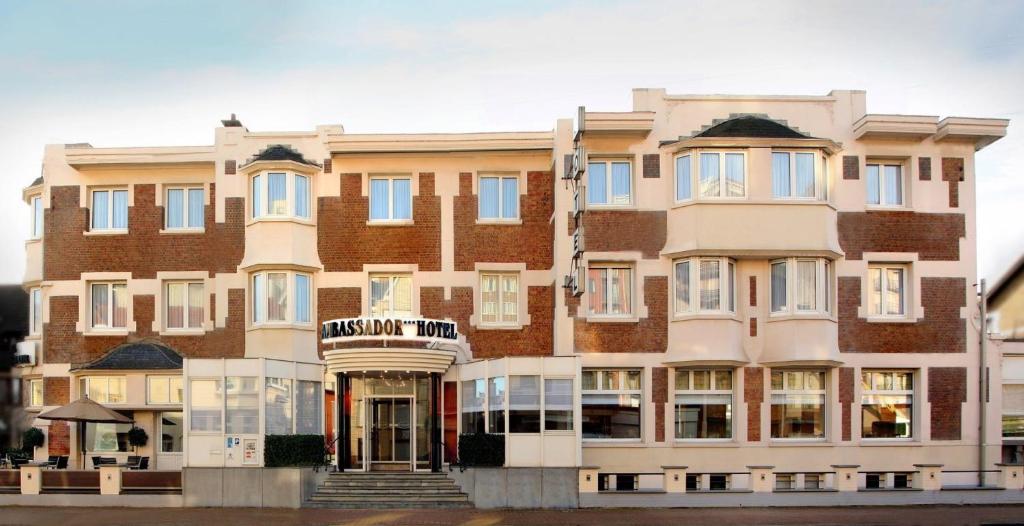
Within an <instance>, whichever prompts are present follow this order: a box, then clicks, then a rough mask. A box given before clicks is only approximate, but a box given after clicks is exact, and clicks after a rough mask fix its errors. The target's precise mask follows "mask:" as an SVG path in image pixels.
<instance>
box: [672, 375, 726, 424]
mask: <svg viewBox="0 0 1024 526" xmlns="http://www.w3.org/2000/svg"><path fill="white" fill-rule="evenodd" d="M675 385H676V396H675V422H676V438H677V439H702V438H732V371H730V370H728V369H725V370H692V371H689V370H680V371H676V383H675Z"/></svg>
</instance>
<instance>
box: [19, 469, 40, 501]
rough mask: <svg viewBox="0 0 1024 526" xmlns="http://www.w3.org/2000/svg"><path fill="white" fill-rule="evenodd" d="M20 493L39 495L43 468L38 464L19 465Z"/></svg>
mask: <svg viewBox="0 0 1024 526" xmlns="http://www.w3.org/2000/svg"><path fill="white" fill-rule="evenodd" d="M19 471H21V494H22V495H39V492H40V490H41V489H42V488H43V470H42V468H40V467H39V466H21V468H19Z"/></svg>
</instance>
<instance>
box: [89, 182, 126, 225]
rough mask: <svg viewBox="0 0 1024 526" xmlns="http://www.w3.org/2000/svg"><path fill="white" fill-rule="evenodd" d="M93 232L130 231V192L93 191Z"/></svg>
mask: <svg viewBox="0 0 1024 526" xmlns="http://www.w3.org/2000/svg"><path fill="white" fill-rule="evenodd" d="M91 212H92V223H91V225H92V226H91V229H92V230H93V231H105V230H106V231H116V230H128V190H93V191H92V208H91Z"/></svg>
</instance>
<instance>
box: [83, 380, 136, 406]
mask: <svg viewBox="0 0 1024 526" xmlns="http://www.w3.org/2000/svg"><path fill="white" fill-rule="evenodd" d="M78 388H79V393H81V394H84V395H85V396H86V397H88V398H89V400H92V401H93V402H96V403H98V404H123V403H125V402H127V400H126V398H125V393H126V392H127V391H126V390H125V378H124V377H123V376H86V377H83V378H81V379H79V380H78Z"/></svg>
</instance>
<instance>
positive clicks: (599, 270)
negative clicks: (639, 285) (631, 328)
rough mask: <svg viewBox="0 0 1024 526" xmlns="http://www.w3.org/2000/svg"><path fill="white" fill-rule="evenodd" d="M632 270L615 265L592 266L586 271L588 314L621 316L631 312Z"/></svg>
mask: <svg viewBox="0 0 1024 526" xmlns="http://www.w3.org/2000/svg"><path fill="white" fill-rule="evenodd" d="M632 279H633V278H632V269H631V268H629V267H626V266H620V265H615V264H592V265H591V266H590V268H588V269H587V295H588V300H589V301H588V303H589V311H590V314H594V315H599V316H600V315H608V316H623V315H628V314H630V313H632V312H633V297H632V285H633V282H632Z"/></svg>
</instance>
